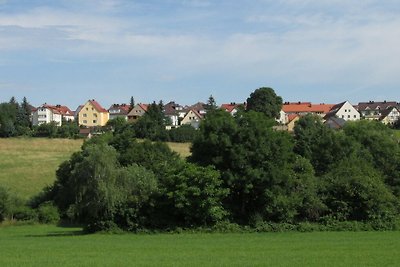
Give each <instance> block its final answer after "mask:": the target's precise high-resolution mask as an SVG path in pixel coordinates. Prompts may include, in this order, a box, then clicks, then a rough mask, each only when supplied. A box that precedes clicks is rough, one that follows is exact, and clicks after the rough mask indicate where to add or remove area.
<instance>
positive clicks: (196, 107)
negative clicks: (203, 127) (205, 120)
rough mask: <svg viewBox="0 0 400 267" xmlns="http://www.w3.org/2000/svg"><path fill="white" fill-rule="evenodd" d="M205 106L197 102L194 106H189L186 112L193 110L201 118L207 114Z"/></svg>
mask: <svg viewBox="0 0 400 267" xmlns="http://www.w3.org/2000/svg"><path fill="white" fill-rule="evenodd" d="M206 107H207V105H206V104H204V103H203V102H197V103H196V104H194V105H192V106H190V107H189V108H188V109H187V111H190V110H195V111H197V113H199V114H200V115H201V116H202V117H204V116H205V115H206V113H207V108H206Z"/></svg>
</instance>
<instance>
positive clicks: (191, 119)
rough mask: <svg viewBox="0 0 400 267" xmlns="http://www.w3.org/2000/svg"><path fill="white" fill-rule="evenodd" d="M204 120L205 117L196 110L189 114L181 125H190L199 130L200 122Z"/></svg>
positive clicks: (190, 111)
mask: <svg viewBox="0 0 400 267" xmlns="http://www.w3.org/2000/svg"><path fill="white" fill-rule="evenodd" d="M202 119H203V116H202V115H201V114H200V113H199V112H197V111H196V110H194V109H191V110H189V111H188V112H187V114H186V115H185V117H184V118H183V119H182V121H181V125H184V124H189V125H191V126H192V127H193V128H195V129H198V128H199V126H200V121H201V120H202Z"/></svg>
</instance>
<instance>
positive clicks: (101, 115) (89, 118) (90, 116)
mask: <svg viewBox="0 0 400 267" xmlns="http://www.w3.org/2000/svg"><path fill="white" fill-rule="evenodd" d="M77 118H78V123H79V125H82V126H86V127H96V126H104V125H106V123H107V121H108V120H109V113H108V111H107V110H106V109H104V108H103V107H102V106H101V105H100V104H99V103H98V102H97V101H96V100H94V99H92V100H88V101H87V102H86V103H85V104H84V105H83V106H82V107H81V108H80V110H79V112H78V116H77Z"/></svg>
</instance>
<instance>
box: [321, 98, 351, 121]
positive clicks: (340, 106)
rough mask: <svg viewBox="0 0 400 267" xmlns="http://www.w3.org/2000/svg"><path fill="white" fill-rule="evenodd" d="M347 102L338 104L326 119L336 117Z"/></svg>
mask: <svg viewBox="0 0 400 267" xmlns="http://www.w3.org/2000/svg"><path fill="white" fill-rule="evenodd" d="M346 102H347V101H344V102H342V103H339V104H336V105H334V106H333V107H332V108H331V110H330V111H329V112H328V113H327V114H326V115H325V117H324V119H328V118H330V117H333V116H335V115H336V112H338V110H339V109H341V108H342V107H343V105H344V104H345V103H346Z"/></svg>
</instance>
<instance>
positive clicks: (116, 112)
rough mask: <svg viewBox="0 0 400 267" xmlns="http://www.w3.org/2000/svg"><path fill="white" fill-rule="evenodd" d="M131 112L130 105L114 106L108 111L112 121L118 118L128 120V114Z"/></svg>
mask: <svg viewBox="0 0 400 267" xmlns="http://www.w3.org/2000/svg"><path fill="white" fill-rule="evenodd" d="M130 110H131V105H128V104H112V105H111V106H110V108H109V109H108V113H109V114H110V120H112V119H116V118H124V119H125V120H126V121H127V120H128V113H129V111H130Z"/></svg>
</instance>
